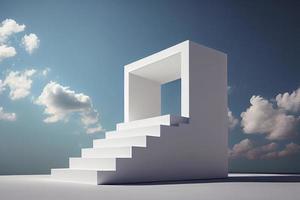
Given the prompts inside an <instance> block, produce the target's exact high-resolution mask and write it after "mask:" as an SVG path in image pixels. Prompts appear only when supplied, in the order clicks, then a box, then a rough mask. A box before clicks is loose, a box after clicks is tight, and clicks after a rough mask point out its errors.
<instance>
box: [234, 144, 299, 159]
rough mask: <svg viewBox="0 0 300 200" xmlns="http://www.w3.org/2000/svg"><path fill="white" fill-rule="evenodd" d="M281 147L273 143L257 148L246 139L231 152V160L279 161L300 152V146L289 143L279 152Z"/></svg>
mask: <svg viewBox="0 0 300 200" xmlns="http://www.w3.org/2000/svg"><path fill="white" fill-rule="evenodd" d="M278 148H279V145H278V144H276V143H274V142H272V143H269V144H265V145H261V146H257V145H256V144H255V143H254V142H253V141H252V140H250V139H244V140H242V141H240V142H239V143H238V144H235V145H234V146H233V148H232V149H231V150H229V158H231V159H236V158H246V159H248V160H257V159H260V160H265V159H277V158H282V157H287V156H291V155H294V154H297V153H299V152H300V145H298V144H295V143H289V144H287V145H286V146H285V148H284V149H282V150H278Z"/></svg>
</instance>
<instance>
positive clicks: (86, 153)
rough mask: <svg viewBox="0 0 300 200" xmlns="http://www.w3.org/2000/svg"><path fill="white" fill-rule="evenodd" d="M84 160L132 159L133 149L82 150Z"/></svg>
mask: <svg viewBox="0 0 300 200" xmlns="http://www.w3.org/2000/svg"><path fill="white" fill-rule="evenodd" d="M81 156H82V157H83V158H131V157H132V148H131V147H111V148H86V149H81Z"/></svg>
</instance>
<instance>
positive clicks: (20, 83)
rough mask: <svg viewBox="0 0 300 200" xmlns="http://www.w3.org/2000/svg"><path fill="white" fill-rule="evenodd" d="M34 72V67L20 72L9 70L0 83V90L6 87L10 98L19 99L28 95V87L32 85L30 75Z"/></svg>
mask: <svg viewBox="0 0 300 200" xmlns="http://www.w3.org/2000/svg"><path fill="white" fill-rule="evenodd" d="M35 72H36V70H34V69H28V70H25V71H22V72H20V71H11V72H9V74H8V75H7V76H6V78H5V79H4V81H3V83H2V90H4V89H5V88H6V87H7V88H9V90H10V92H9V97H10V99H12V100H17V99H21V98H24V97H26V96H28V95H29V94H30V89H31V85H32V79H31V77H32V76H33V75H34V74H35ZM0 88H1V84H0ZM0 90H1V89H0Z"/></svg>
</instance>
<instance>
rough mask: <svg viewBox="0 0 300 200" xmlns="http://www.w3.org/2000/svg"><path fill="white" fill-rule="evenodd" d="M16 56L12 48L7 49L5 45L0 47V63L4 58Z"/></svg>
mask: <svg viewBox="0 0 300 200" xmlns="http://www.w3.org/2000/svg"><path fill="white" fill-rule="evenodd" d="M16 54H17V52H16V50H15V48H14V47H8V46H6V45H0V62H1V61H2V60H4V59H5V58H10V57H14V56H15V55H16Z"/></svg>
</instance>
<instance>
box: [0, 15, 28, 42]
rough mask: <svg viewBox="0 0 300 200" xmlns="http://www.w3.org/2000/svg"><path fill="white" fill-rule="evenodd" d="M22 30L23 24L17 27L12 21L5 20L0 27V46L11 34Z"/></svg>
mask: <svg viewBox="0 0 300 200" xmlns="http://www.w3.org/2000/svg"><path fill="white" fill-rule="evenodd" d="M24 29H25V25H24V24H22V25H19V24H18V23H17V22H16V21H15V20H13V19H6V20H4V21H2V23H1V25H0V44H3V43H5V42H6V41H7V39H8V38H9V37H10V36H11V35H12V34H14V33H19V32H22V31H24Z"/></svg>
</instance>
